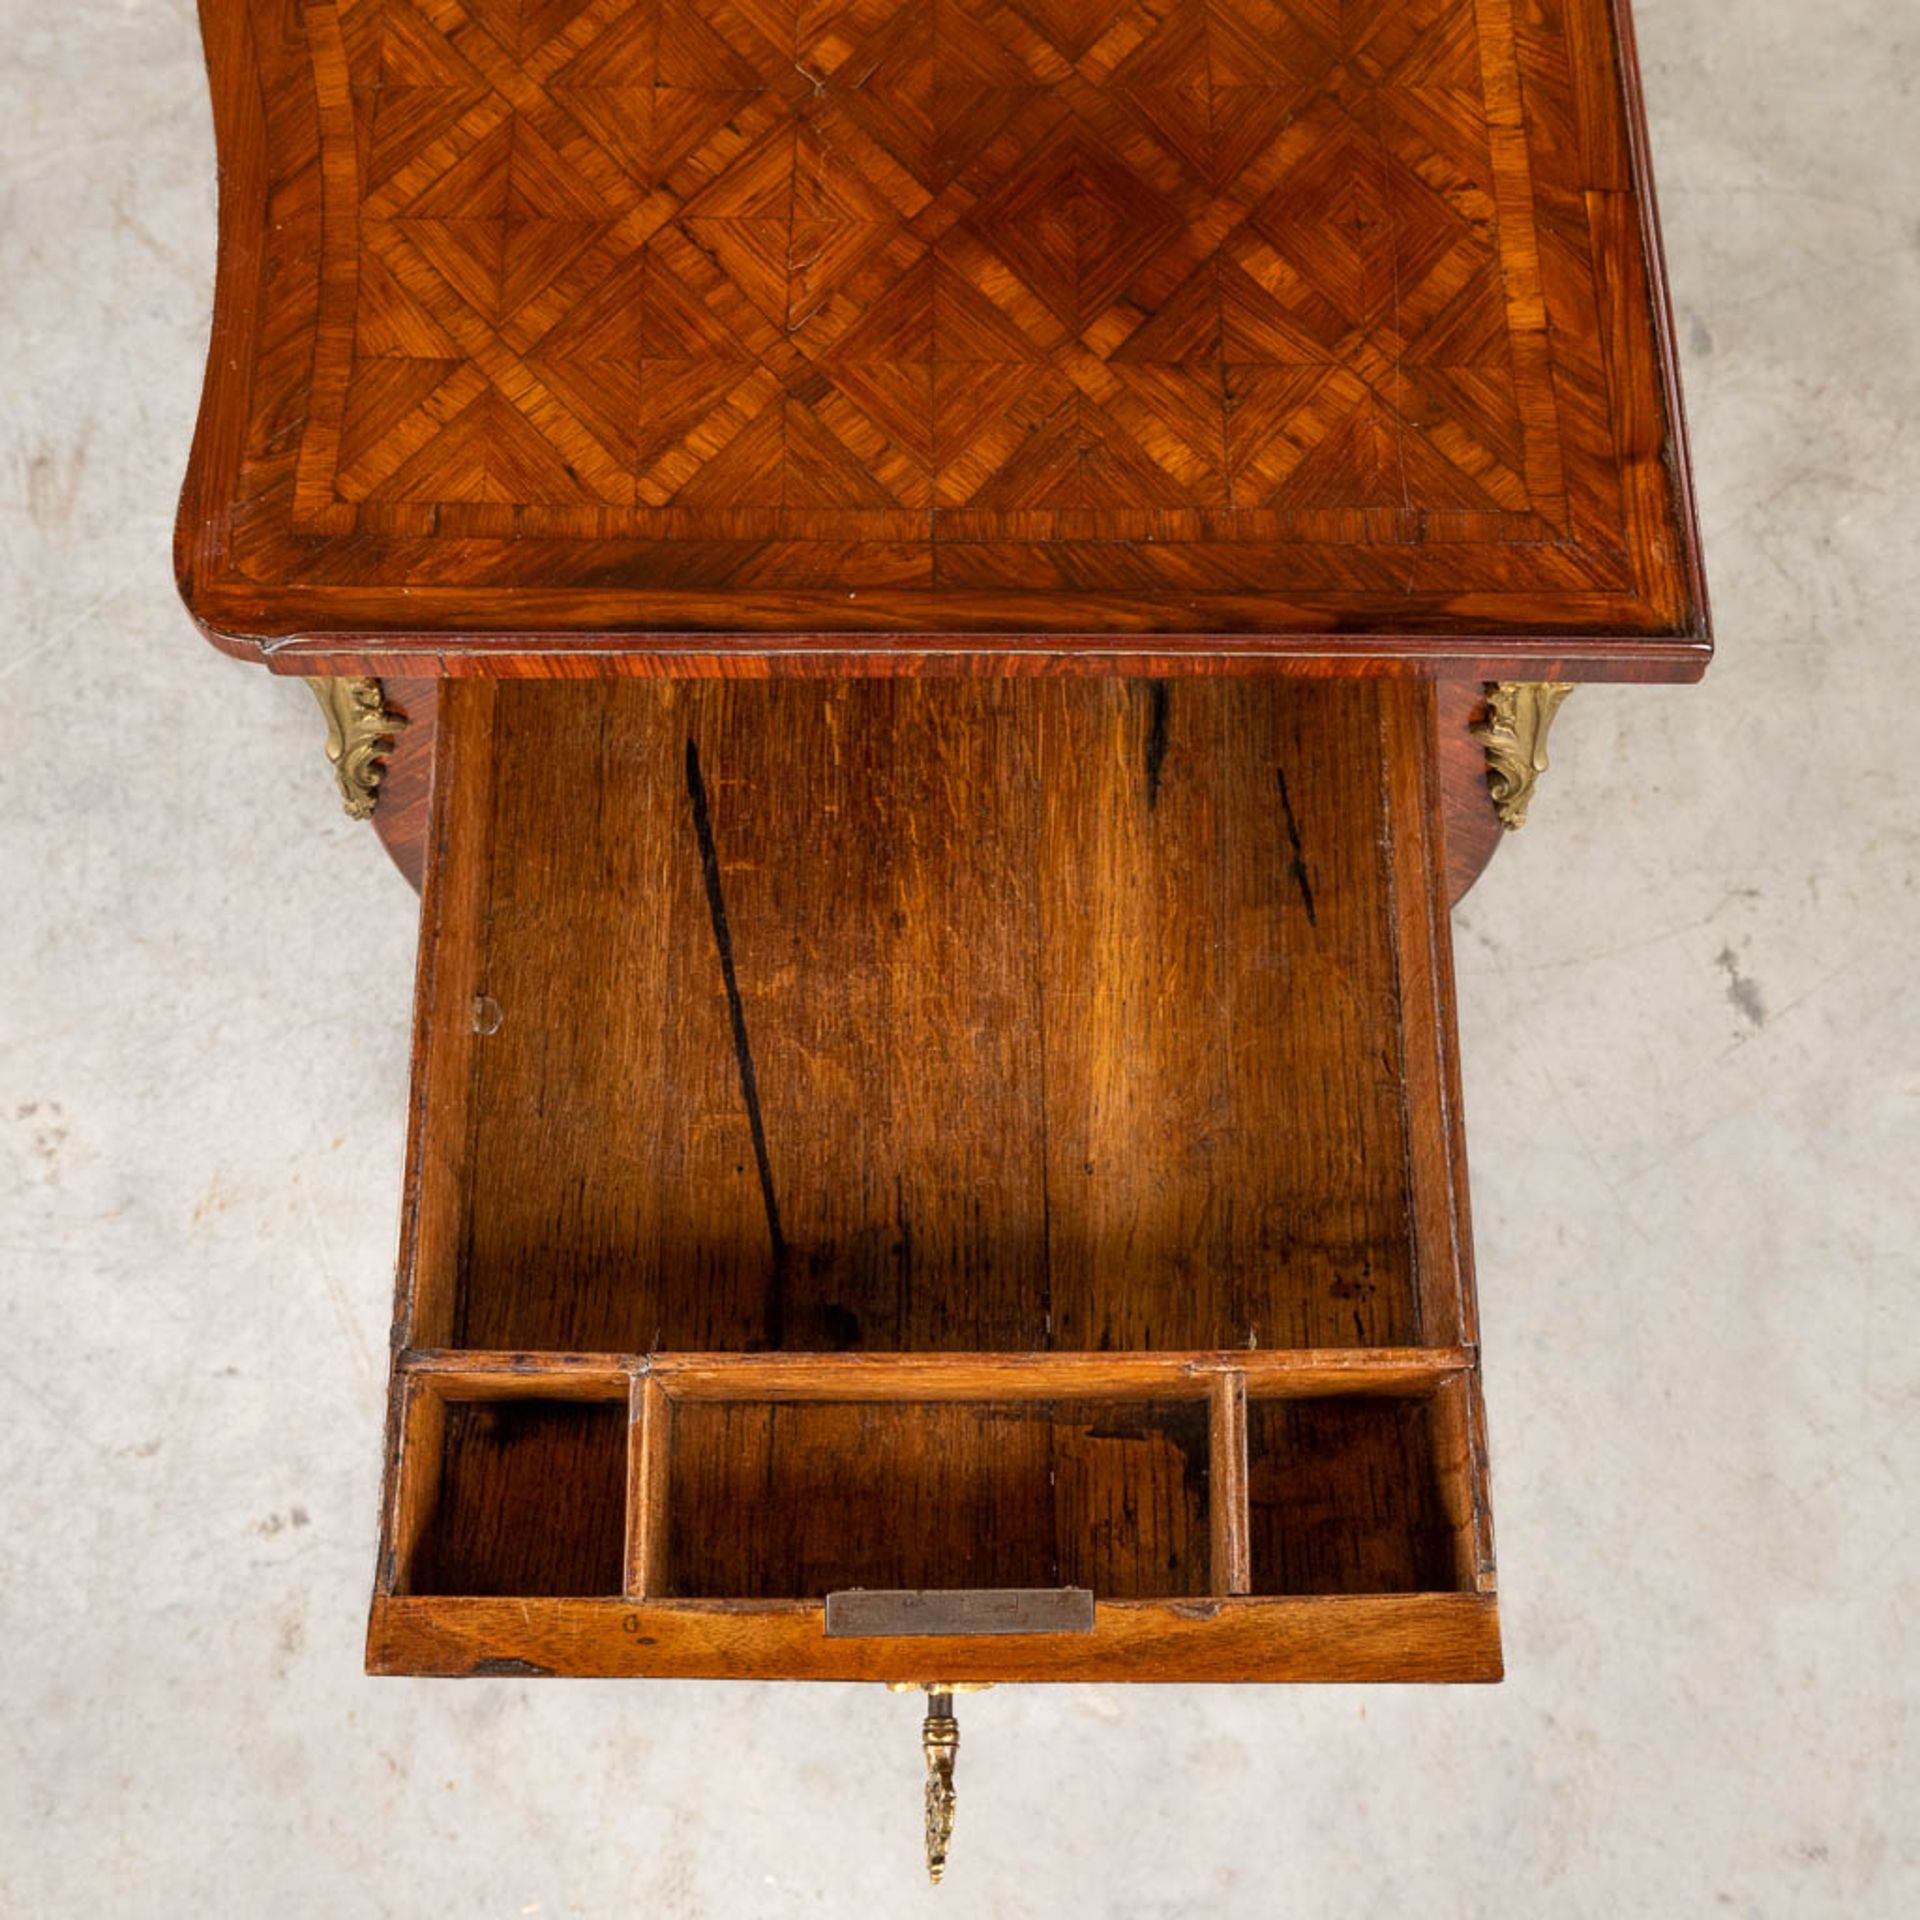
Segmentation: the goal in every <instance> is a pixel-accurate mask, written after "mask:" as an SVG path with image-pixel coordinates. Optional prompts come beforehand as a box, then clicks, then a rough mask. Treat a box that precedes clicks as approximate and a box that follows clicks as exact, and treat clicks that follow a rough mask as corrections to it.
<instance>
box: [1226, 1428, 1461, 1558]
mask: <svg viewBox="0 0 1920 1920" xmlns="http://www.w3.org/2000/svg"><path fill="white" fill-rule="evenodd" d="M1442 1417H1443V1415H1442V1411H1441V1408H1440V1406H1439V1405H1438V1404H1437V1403H1436V1401H1434V1400H1432V1399H1427V1398H1421V1399H1414V1398H1407V1397H1396V1398H1390V1397H1386V1396H1380V1397H1373V1396H1360V1395H1355V1396H1354V1397H1352V1398H1350V1399H1341V1400H1253V1401H1249V1403H1248V1406H1247V1494H1248V1502H1247V1504H1248V1545H1249V1556H1248V1557H1249V1561H1250V1564H1251V1572H1252V1590H1253V1591H1254V1592H1255V1593H1281V1594H1309V1593H1320V1594H1328V1593H1349V1594H1352V1593H1451V1592H1453V1591H1454V1590H1455V1589H1456V1588H1458V1587H1460V1586H1462V1585H1466V1584H1470V1581H1468V1580H1465V1579H1463V1572H1465V1571H1466V1569H1464V1568H1463V1565H1462V1558H1463V1556H1462V1553H1461V1549H1460V1540H1459V1536H1458V1533H1457V1529H1456V1525H1455V1522H1454V1520H1453V1519H1452V1518H1451V1517H1450V1516H1449V1514H1448V1512H1447V1503H1446V1500H1445V1498H1444V1496H1443V1492H1442V1487H1441V1458H1442V1450H1441V1446H1440V1444H1439V1443H1438V1440H1437V1437H1436V1433H1435V1427H1436V1423H1437V1422H1439V1421H1440V1420H1441V1419H1442Z"/></svg>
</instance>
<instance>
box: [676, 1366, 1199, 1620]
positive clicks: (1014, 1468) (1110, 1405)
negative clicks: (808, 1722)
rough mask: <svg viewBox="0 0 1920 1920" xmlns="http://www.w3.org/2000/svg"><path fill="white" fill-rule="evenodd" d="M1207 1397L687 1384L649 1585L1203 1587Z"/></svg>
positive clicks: (699, 1589) (811, 1594)
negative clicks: (947, 1396)
mask: <svg viewBox="0 0 1920 1920" xmlns="http://www.w3.org/2000/svg"><path fill="white" fill-rule="evenodd" d="M1207 1474H1208V1465H1207V1409H1206V1405H1205V1403H1204V1402H1202V1401H1199V1400H1192V1399H1189V1400H1185V1401H1161V1402H1131V1401H1086V1402H1051V1403H1049V1402H1042V1403H1038V1404H1035V1403H1032V1402H1027V1403H1022V1402H1019V1401H998V1402H987V1403H981V1402H977V1401H976V1402H965V1401H962V1402H946V1403H941V1402H935V1403H931V1404H928V1403H903V1402H897V1401H888V1402H878V1403H875V1402H868V1403H865V1404H861V1403H831V1402H828V1403H811V1404H809V1403H804V1402H802V1403H784V1404H781V1403H776V1404H766V1403H759V1402H753V1401H735V1402H689V1403H684V1404H682V1405H680V1406H678V1407H676V1408H675V1409H674V1413H673V1417H672V1440H671V1459H670V1463H669V1465H668V1469H667V1484H668V1494H667V1506H666V1544H665V1551H664V1553H663V1555H662V1559H661V1565H662V1568H663V1570H664V1571H663V1582H664V1584H663V1585H662V1587H661V1591H662V1592H663V1593H665V1594H669V1595H679V1596H687V1597H717V1596H738V1597H745V1598H753V1599H823V1598H824V1597H825V1596H826V1595H827V1594H828V1593H831V1592H833V1591H835V1590H836V1589H838V1588H842V1587H888V1588H941V1587H948V1588H953V1587H1059V1586H1074V1587H1087V1588H1090V1589H1091V1590H1092V1591H1093V1593H1094V1594H1095V1596H1096V1597H1097V1598H1100V1599H1139V1598H1145V1597H1149V1596H1153V1595H1179V1594H1198V1593H1205V1592H1206V1591H1207V1590H1208V1573H1207V1551H1208V1531H1207Z"/></svg>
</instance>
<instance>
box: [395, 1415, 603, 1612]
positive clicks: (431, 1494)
mask: <svg viewBox="0 0 1920 1920" xmlns="http://www.w3.org/2000/svg"><path fill="white" fill-rule="evenodd" d="M408 1425H409V1428H410V1434H409V1443H408V1453H409V1479H410V1483H411V1484H410V1491H411V1493H412V1495H413V1498H414V1500H415V1502H416V1508H415V1517H414V1523H413V1527H412V1538H411V1541H410V1543H409V1547H408V1551H407V1552H406V1555H405V1564H404V1566H401V1567H397V1568H396V1578H397V1583H398V1585H399V1587H400V1590H401V1591H403V1592H406V1593H414V1594H475V1595H482V1594H500V1595H516V1594H518V1595H531V1594H604V1593H618V1592H620V1591H621V1588H622V1587H623V1585H624V1584H625V1573H624V1567H625V1540H626V1515H627V1409H626V1405H625V1401H624V1398H623V1399H622V1400H620V1401H617V1402H611V1403H609V1402H606V1401H593V1400H577V1399H565V1400H559V1399H555V1400H548V1399H537V1398H533V1397H530V1396H524V1397H522V1396H516V1397H514V1398H511V1399H487V1400H482V1399H447V1398H443V1397H442V1395H441V1394H440V1393H439V1392H438V1391H436V1390H435V1389H433V1388H427V1387H417V1388H416V1389H415V1391H414V1394H413V1398H412V1405H411V1407H410V1409H409V1417H408Z"/></svg>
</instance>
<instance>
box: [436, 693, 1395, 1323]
mask: <svg viewBox="0 0 1920 1920" xmlns="http://www.w3.org/2000/svg"><path fill="white" fill-rule="evenodd" d="M464 691H466V689H456V692H464ZM1366 692H1367V689H1365V688H1364V687H1354V686H1342V685H1333V684H1329V685H1317V684H1314V683H1309V682H1294V681H1273V680H1267V679H1247V680H1240V681H1221V682H1185V683H1182V684H1180V685H1178V686H1173V687H1169V686H1168V685H1166V684H1164V683H1161V684H1156V683H1150V682H1140V681H1131V682H1084V681H1083V682H1073V683H1057V682H1033V681H1022V680H992V681H948V682H926V681H911V680H896V681H861V682H851V683H844V682H843V683H838V684H835V683H823V682H817V681H791V682H784V683H781V682H774V683H764V682H763V683H759V684H749V685H738V684H729V683H704V684H680V685H664V684H659V683H645V682H626V683H618V682H616V683H613V684H611V685H599V686H592V687H580V686H569V685H558V686H553V685H528V686H521V685H513V686H508V687H504V688H502V689H500V690H499V692H498V694H497V696H496V697H495V699H494V702H493V709H492V713H491V716H490V724H489V725H488V727H487V730H486V731H487V739H486V742H485V748H484V753H483V754H482V755H480V756H479V757H481V758H483V759H484V761H485V762H486V763H487V768H488V771H489V773H490V776H491V777H490V779H489V781H488V782H487V784H488V788H489V790H488V792H487V793H486V794H485V795H483V796H475V797H474V800H473V812H474V816H475V817H473V818H472V819H471V820H470V821H469V822H468V823H466V824H467V825H468V834H467V844H466V845H465V847H464V848H463V849H462V852H463V854H464V858H465V863H466V864H467V865H468V867H469V870H468V871H467V872H466V873H464V874H463V875H461V876H460V878H461V879H463V880H464V881H465V882H466V883H467V884H468V885H478V886H479V887H481V888H482V890H483V899H482V900H481V901H479V902H476V903H475V906H474V909H473V910H474V913H475V916H476V922H477V924H476V925H475V927H474V929H473V936H474V937H473V940H472V943H471V945H470V946H468V947H467V948H466V949H465V950H464V951H463V952H462V953H461V954H460V955H459V958H458V966H459V972H460V976H461V977H460V978H458V979H457V980H448V981H446V982H445V983H444V984H445V986H446V988H447V990H448V991H450V992H452V993H454V994H455V995H456V997H457V999H458V1002H459V1011H460V1013H461V1015H462V1017H463V1018H466V1016H467V1014H468V1011H469V1009H474V1010H476V1011H474V1013H473V1017H472V1018H470V1019H467V1020H466V1024H467V1025H468V1026H469V1027H470V1028H471V1027H472V1026H474V1025H476V1024H477V1025H479V1026H481V1027H482V1028H484V1031H483V1032H481V1033H472V1032H469V1033H468V1034H467V1035H466V1036H464V1038H463V1040H462V1041H461V1043H460V1044H459V1045H457V1047H456V1048H455V1051H456V1052H457V1053H458V1054H460V1055H463V1056H464V1058H460V1059H455V1060H451V1061H449V1062H448V1063H447V1073H448V1075H449V1076H451V1077H453V1078H456V1079H458V1080H459V1081H460V1082H461V1085H460V1086H459V1087H458V1088H456V1089H450V1099H451V1104H453V1105H455V1106H456V1107H461V1108H464V1127H463V1138H462V1140H461V1142H460V1154H459V1163H458V1165H457V1166H455V1167H453V1168H451V1169H449V1170H448V1171H449V1184H450V1191H449V1192H448V1193H447V1194H446V1195H445V1196H444V1205H445V1207H446V1209H447V1213H448V1216H449V1217H448V1219H447V1223H446V1225H447V1231H448V1238H447V1239H446V1240H445V1241H443V1242H441V1243H440V1244H439V1245H437V1246H436V1248H435V1249H434V1252H435V1255H436V1258H435V1262H434V1264H433V1266H432V1267H431V1268H430V1269H428V1270H423V1272H422V1273H421V1275H420V1288H421V1293H420V1298H419V1301H418V1303H417V1307H416V1314H417V1317H418V1319H419V1320H420V1321H421V1322H422V1324H423V1330H424V1327H425V1325H426V1324H427V1323H431V1324H432V1327H433V1332H432V1335H431V1338H432V1341H433V1343H434V1344H443V1345H450V1346H464V1347H471V1348H477V1349H508V1348H527V1349H534V1350H576V1351H591V1352H648V1351H655V1350H662V1351H708V1350H739V1351H752V1350H759V1349H774V1350H785V1351H790V1352H818V1351H838V1350H863V1349H864V1350H873V1351H895V1350H902V1349H915V1350H918V1349H947V1350H955V1351H968V1350H975V1351H993V1350H1022V1351H1024V1350H1031V1349H1039V1348H1053V1349H1089V1350H1112V1349H1192V1348H1213V1347H1318V1346H1360V1347H1383V1346H1397V1345H1404V1344H1411V1343H1414V1342H1416V1341H1418V1340H1419V1339H1420V1338H1421V1337H1422V1318H1423V1306H1422V1301H1421V1298H1420V1290H1419V1274H1418V1270H1417V1268H1418V1263H1417V1261H1416V1258H1415V1249H1414V1244H1413V1237H1414V1219H1413V1194H1412V1186H1413V1170H1412V1167H1411V1165H1410V1161H1411V1151H1410V1141H1409V1133H1408V1120H1409V1114H1408V1084H1407V1070H1406V1063H1405V1061H1404V1060H1403V1058H1402V1053H1403V1036H1402V1034H1401V1031H1400V993H1399V982H1398V969H1399V957H1398V956H1397V955H1396V953H1395V950H1394V945H1395V938H1396V932H1397V929H1396V926H1395V916H1394V913H1393V911H1392V904H1393V903H1392V895H1393V891H1394V879H1395V876H1394V874H1393V871H1392V862H1391V857H1390V849H1389V848H1388V847H1387V845H1386V837H1387V821H1386V796H1385V794H1384V793H1383V791H1382V789H1381V783H1380V781H1379V779H1378V778H1377V774H1378V770H1379V767H1380V762H1381V753H1382V745H1381V731H1382V714H1381V710H1380V705H1379V702H1378V700H1377V699H1373V698H1368V697H1365V696H1366ZM1356 695H1359V696H1360V697H1355V696H1356ZM482 848H484V851H481V849H482ZM437 984H438V983H437Z"/></svg>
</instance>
